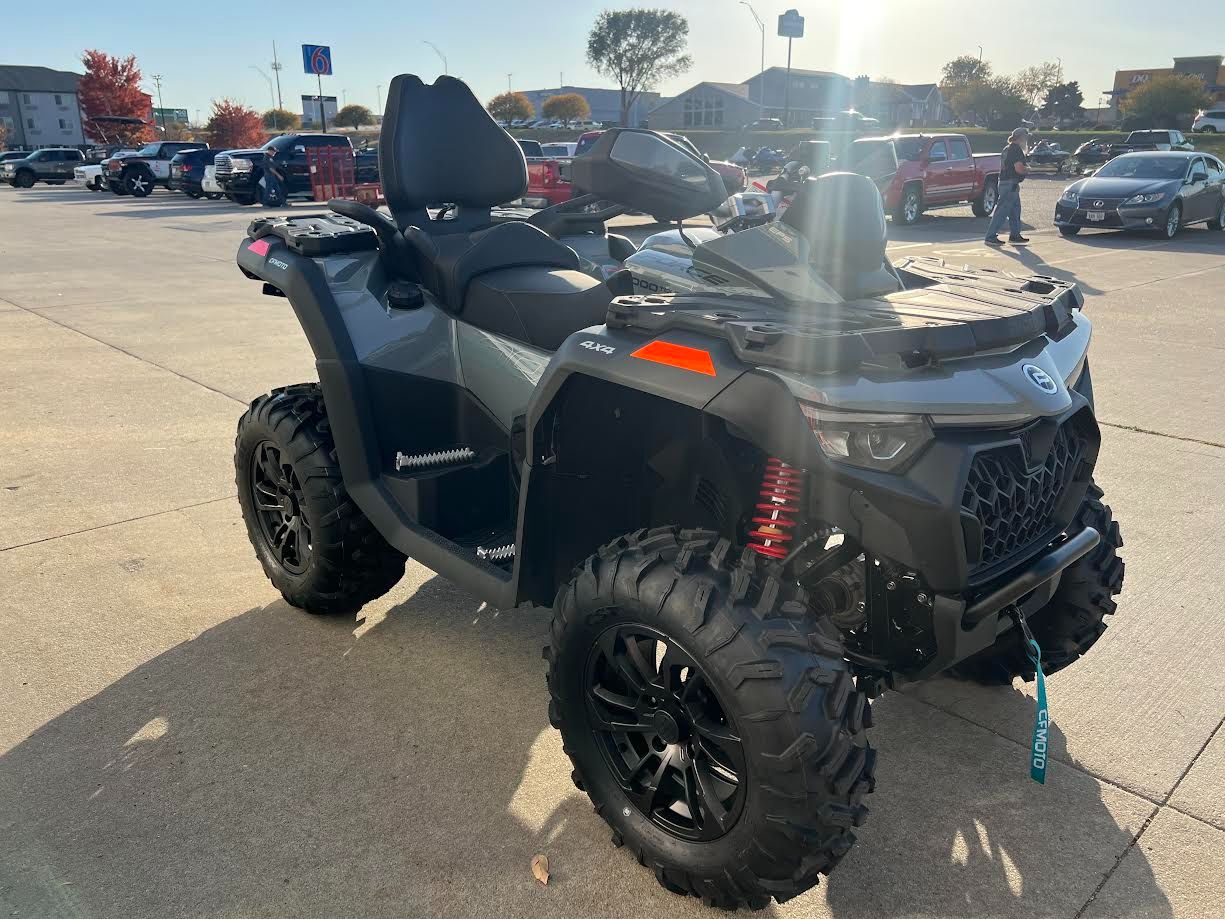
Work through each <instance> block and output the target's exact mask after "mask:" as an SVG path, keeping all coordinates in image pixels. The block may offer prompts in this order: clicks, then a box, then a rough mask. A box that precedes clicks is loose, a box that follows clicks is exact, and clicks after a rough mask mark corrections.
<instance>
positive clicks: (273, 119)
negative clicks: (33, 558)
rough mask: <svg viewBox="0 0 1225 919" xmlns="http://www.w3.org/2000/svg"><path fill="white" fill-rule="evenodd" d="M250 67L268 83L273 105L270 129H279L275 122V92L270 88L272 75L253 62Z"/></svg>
mask: <svg viewBox="0 0 1225 919" xmlns="http://www.w3.org/2000/svg"><path fill="white" fill-rule="evenodd" d="M251 69H252V70H254V71H255V72H256V73H258V74H259V75H260V76H261V77H263V78H264V80H265V81H266V82H267V83H268V95H269V96H271V97H272V106H273V108H272V130H274V131H279V130H281V126H280V125H279V124H278V123H277V114H276V110H277V104H276V92H275V91H274V90H273V88H272V77H270V76H268V74H266V73H264V72H263V71H262V70H260V69H259V68H258V67H256V66H255V65H254V64H252V65H251Z"/></svg>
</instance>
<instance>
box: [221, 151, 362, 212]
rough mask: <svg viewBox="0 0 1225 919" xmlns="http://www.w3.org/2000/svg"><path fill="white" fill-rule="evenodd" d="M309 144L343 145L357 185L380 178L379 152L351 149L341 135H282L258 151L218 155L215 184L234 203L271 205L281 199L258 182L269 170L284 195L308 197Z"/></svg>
mask: <svg viewBox="0 0 1225 919" xmlns="http://www.w3.org/2000/svg"><path fill="white" fill-rule="evenodd" d="M310 147H343V148H345V149H347V150H348V151H349V152H350V154H351V155H352V156H353V160H354V172H355V176H356V181H357V182H358V183H359V184H361V183H368V182H378V180H379V157H378V154H377V153H373V152H367V151H356V150H354V149H353V144H352V142H351V141H350V140H349V138H348V137H346V136H345V135H343V134H282V135H280V136H279V137H274V138H272V140H270V141H268V143H266V144H264V145H263V146H262V147H260V148H259V149H258V150H228V151H226V152H225V153H219V154H217V157H216V158H215V159H214V160H213V166H214V174H215V176H216V180H217V184H219V185H220V186H221V187H222V188H223V189H225V196H226V197H227V198H229V199H230V200H231V201H233V202H234V203H236V204H242V205H248V204H254V203H255V202H256V201H259V202H260V203H261V204H263V205H265V206H268V207H274V206H276V205H277V204H280V203H282V202H281V201H278V200H275V197H274V196H272V195H270V194H269V191H268V185H267V183H264V182H261V179H263V177H264V172H265V171H268V172H271V173H272V174H273V175H274V176H276V178H277V179H278V180H279V182H280V184H281V188H282V190H283V192H284V196H285V197H286V198H288V197H300V196H306V197H308V198H309V197H311V195H312V190H311V175H310V166H309V165H308V164H307V162H306V151H307V148H310Z"/></svg>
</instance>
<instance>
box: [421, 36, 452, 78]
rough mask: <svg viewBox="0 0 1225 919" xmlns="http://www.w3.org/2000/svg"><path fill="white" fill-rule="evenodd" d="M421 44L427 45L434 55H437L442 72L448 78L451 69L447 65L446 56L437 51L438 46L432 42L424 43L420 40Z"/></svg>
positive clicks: (424, 41) (423, 40)
mask: <svg viewBox="0 0 1225 919" xmlns="http://www.w3.org/2000/svg"><path fill="white" fill-rule="evenodd" d="M421 44H423V45H429V46H430V47H431V48H433V49H434V53H435V54H437V55H438V56H439V57H440V58H441V59H442V72H443V73H444V74H446V75H447V76H450V74H451V68H450V67H449V66H448V65H447V56H446V55H445V54H443V53H442V52H441V51H439V50H438V46H437V45H436V44H434V43H433V42H432V41H426V40H425V39H424V38H423V39H421Z"/></svg>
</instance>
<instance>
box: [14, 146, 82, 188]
mask: <svg viewBox="0 0 1225 919" xmlns="http://www.w3.org/2000/svg"><path fill="white" fill-rule="evenodd" d="M84 162H85V154H84V153H82V152H81V151H80V150H78V149H76V147H47V148H44V149H42V150H35V151H34V152H33V153H30V154H28V155H27V156H25V157H23V158H22V159H11V160H6V161H5V163H4V164H3V165H2V166H0V176H3V178H4V181H6V182H8V183H9V185H12V186H13V187H14V188H30V187H32V186H33V185H34V183H35V182H46V183H47V184H48V185H63V184H64V183H65V182H67V181H68V180H69V179H71V178H72V177H73V172H72V170H73V169H75V168H76V167H77V166H79V165H81V163H84Z"/></svg>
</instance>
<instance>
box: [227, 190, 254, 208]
mask: <svg viewBox="0 0 1225 919" xmlns="http://www.w3.org/2000/svg"><path fill="white" fill-rule="evenodd" d="M226 197H227V198H229V199H230V200H231V201H233V202H234V203H235V204H241V205H242V206H243V207H250V206H251V205H252V204H254V203H255V195H253V194H251V193H250V192H245V191H231V192H227V193H226Z"/></svg>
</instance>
